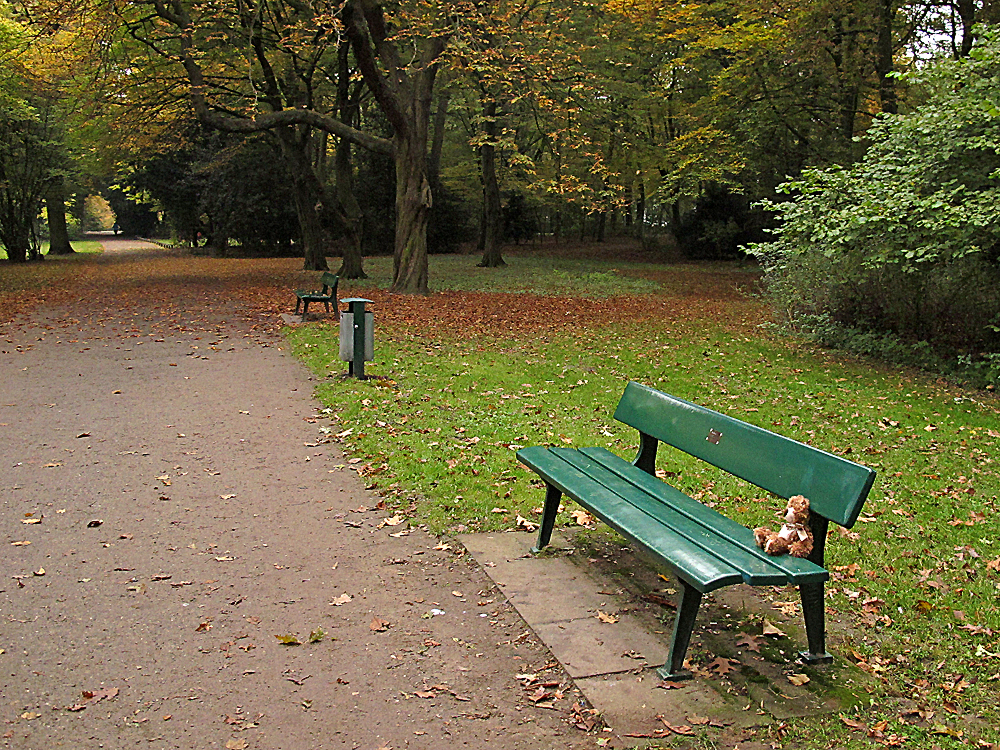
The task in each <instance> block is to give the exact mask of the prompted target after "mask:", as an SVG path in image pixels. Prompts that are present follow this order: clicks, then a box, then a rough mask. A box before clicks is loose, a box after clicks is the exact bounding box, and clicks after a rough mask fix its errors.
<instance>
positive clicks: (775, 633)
mask: <svg viewBox="0 0 1000 750" xmlns="http://www.w3.org/2000/svg"><path fill="white" fill-rule="evenodd" d="M762 632H763V634H764V635H766V636H769V637H771V638H783V637H784V635H785V633H784V631H782V630H781V629H780V628H778V626H777V625H775V624H774V623H772V622H770V621H768V620H764V630H763V631H762Z"/></svg>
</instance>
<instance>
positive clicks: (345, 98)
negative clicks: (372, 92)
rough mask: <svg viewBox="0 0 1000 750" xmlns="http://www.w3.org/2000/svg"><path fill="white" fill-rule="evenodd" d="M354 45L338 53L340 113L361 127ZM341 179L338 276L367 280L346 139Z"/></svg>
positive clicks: (340, 145) (341, 147)
mask: <svg viewBox="0 0 1000 750" xmlns="http://www.w3.org/2000/svg"><path fill="white" fill-rule="evenodd" d="M350 49H351V45H350V43H349V42H348V40H347V39H344V40H343V42H341V45H340V48H339V49H338V50H337V110H338V111H339V112H340V119H341V120H342V121H343V122H345V123H347V124H348V125H351V126H354V125H356V124H357V120H358V115H359V112H360V96H361V91H360V89H357V90H356V92H355V93H356V95H355V96H354V97H352V96H351V71H350V67H349V65H348V61H349V53H350ZM334 170H335V171H336V176H337V206H338V208H339V210H340V213H341V214H343V217H344V231H345V232H346V234H347V246H346V247H345V248H344V257H343V259H342V261H341V264H340V269H339V270H338V271H337V275H338V276H340V278H342V279H367V278H368V274H366V273H365V268H364V251H363V248H364V239H365V237H364V231H365V216H364V212H363V211H362V210H361V205H360V204H359V203H358V199H357V197H356V196H355V195H354V168H353V166H352V164H351V142H350V141H349V140H347V139H346V138H341V139H340V140H338V141H337V151H336V154H335V155H334Z"/></svg>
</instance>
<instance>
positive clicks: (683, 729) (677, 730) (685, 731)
mask: <svg viewBox="0 0 1000 750" xmlns="http://www.w3.org/2000/svg"><path fill="white" fill-rule="evenodd" d="M656 718H657V719H659V720H660V723H662V724H663V726H665V727H666V728H667V729H669V730H670V731H671V732H673V733H674V734H682V735H685V736H690V735H692V734H694V730H693V729H692V728H691V727H689V726H688V725H687V724H682V725H680V726H674V725H673V724H671V723H670V722H669V721H667V720H666V719H664V718H663V717H662V716H657V717H656Z"/></svg>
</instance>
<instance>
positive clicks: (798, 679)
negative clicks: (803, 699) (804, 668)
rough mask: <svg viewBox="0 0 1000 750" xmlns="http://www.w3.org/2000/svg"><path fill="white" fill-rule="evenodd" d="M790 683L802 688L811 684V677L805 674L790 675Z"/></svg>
mask: <svg viewBox="0 0 1000 750" xmlns="http://www.w3.org/2000/svg"><path fill="white" fill-rule="evenodd" d="M788 681H789V682H790V683H792V684H793V685H795V686H796V687H802V686H803V685H805V684H806V683H807V682H809V675H805V674H790V675H788Z"/></svg>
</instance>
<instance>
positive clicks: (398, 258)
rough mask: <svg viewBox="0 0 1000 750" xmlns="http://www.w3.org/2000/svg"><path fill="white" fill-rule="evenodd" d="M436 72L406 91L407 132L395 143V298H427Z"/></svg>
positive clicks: (416, 76)
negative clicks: (431, 131)
mask: <svg viewBox="0 0 1000 750" xmlns="http://www.w3.org/2000/svg"><path fill="white" fill-rule="evenodd" d="M435 73H436V70H435V69H434V68H433V67H430V68H428V69H425V70H423V71H420V72H418V73H413V74H412V75H411V76H410V78H409V79H408V80H407V81H406V85H405V86H404V87H402V89H403V91H404V92H405V93H404V96H405V97H406V99H405V100H404V101H405V105H406V113H405V114H406V126H405V127H400V128H397V129H396V134H395V136H394V137H393V148H394V157H395V164H396V249H395V253H394V254H393V277H392V285H391V286H390V287H389V291H390V292H403V293H409V294H427V291H428V289H427V221H428V218H429V215H430V209H431V203H432V196H431V193H432V191H431V184H430V181H429V180H428V179H427V137H428V132H427V131H428V129H429V126H430V119H431V118H430V114H431V113H430V107H431V97H432V94H433V92H434V75H435Z"/></svg>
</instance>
